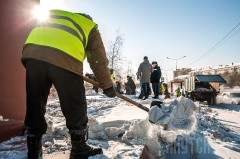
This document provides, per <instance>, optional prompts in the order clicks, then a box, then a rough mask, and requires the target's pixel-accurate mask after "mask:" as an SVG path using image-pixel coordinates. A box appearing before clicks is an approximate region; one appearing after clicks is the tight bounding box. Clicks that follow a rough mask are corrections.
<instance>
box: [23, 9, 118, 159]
mask: <svg viewBox="0 0 240 159" xmlns="http://www.w3.org/2000/svg"><path fill="white" fill-rule="evenodd" d="M85 57H87V60H88V62H89V64H90V67H91V69H92V71H93V73H94V75H95V77H96V79H97V81H98V83H99V85H100V86H101V88H102V89H103V93H104V94H105V95H107V96H108V97H115V95H116V94H115V89H114V87H113V82H112V80H111V79H110V74H109V68H108V67H107V66H108V60H107V57H106V52H105V48H104V46H103V42H102V39H101V36H100V33H99V31H98V29H97V24H96V23H94V22H93V21H92V18H91V17H90V16H89V15H86V14H80V13H71V12H68V11H62V10H51V11H49V17H48V19H47V20H45V21H41V22H40V21H38V23H37V24H36V26H35V27H34V28H33V29H32V31H31V32H30V34H29V36H28V38H27V40H26V43H25V45H24V47H23V52H22V63H23V65H24V67H25V68H26V91H27V111H26V117H25V121H24V124H25V126H26V134H27V146H28V157H29V158H38V157H39V156H41V155H42V143H41V140H42V135H43V134H44V133H45V132H46V130H47V123H46V121H45V118H44V114H45V112H46V103H47V98H48V94H49V90H50V88H51V86H52V84H53V85H54V86H55V88H56V90H57V92H58V95H59V100H60V105H61V108H62V112H63V114H64V116H65V118H66V126H67V128H68V129H69V134H70V135H71V144H72V149H71V152H70V158H87V157H88V156H94V155H96V154H101V153H102V149H101V148H96V149H93V148H92V147H90V146H89V145H87V144H86V140H87V139H86V136H87V133H88V126H87V123H88V117H87V102H86V97H85V88H84V80H83V61H84V59H85Z"/></svg>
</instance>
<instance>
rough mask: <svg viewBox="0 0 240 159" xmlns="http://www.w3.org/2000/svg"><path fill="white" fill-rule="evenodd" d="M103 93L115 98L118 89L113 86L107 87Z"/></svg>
mask: <svg viewBox="0 0 240 159" xmlns="http://www.w3.org/2000/svg"><path fill="white" fill-rule="evenodd" d="M103 94H105V95H106V96H108V97H109V98H113V97H115V96H116V91H115V89H114V88H113V86H111V87H109V88H107V89H103Z"/></svg>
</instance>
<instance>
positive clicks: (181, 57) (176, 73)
mask: <svg viewBox="0 0 240 159" xmlns="http://www.w3.org/2000/svg"><path fill="white" fill-rule="evenodd" d="M184 57H186V56H183V57H180V58H178V59H173V58H170V57H167V59H170V60H175V61H176V76H177V79H178V73H177V60H180V59H182V58H184Z"/></svg>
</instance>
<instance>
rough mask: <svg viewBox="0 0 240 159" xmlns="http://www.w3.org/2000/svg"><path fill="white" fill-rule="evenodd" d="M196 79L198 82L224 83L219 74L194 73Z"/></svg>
mask: <svg viewBox="0 0 240 159" xmlns="http://www.w3.org/2000/svg"><path fill="white" fill-rule="evenodd" d="M196 80H198V81H199V82H220V83H226V80H225V79H224V78H222V76H220V75H196Z"/></svg>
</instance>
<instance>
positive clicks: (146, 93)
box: [142, 82, 150, 98]
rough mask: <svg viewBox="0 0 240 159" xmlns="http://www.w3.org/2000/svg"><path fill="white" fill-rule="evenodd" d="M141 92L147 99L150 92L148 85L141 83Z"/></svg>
mask: <svg viewBox="0 0 240 159" xmlns="http://www.w3.org/2000/svg"><path fill="white" fill-rule="evenodd" d="M142 90H143V93H144V96H145V98H148V96H149V90H150V86H149V83H147V82H143V83H142Z"/></svg>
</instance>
